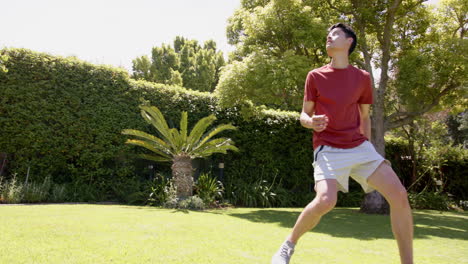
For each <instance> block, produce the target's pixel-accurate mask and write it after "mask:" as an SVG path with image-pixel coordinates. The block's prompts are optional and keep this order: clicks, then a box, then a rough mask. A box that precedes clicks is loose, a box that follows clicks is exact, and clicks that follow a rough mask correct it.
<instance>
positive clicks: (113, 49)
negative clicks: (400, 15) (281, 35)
mask: <svg viewBox="0 0 468 264" xmlns="http://www.w3.org/2000/svg"><path fill="white" fill-rule="evenodd" d="M438 1H439V0H429V1H428V3H437V2H438ZM0 4H1V5H0V6H1V17H2V19H1V21H2V26H1V27H0V48H3V47H16V48H27V49H32V50H35V51H41V52H48V53H51V54H54V55H60V56H77V57H78V58H80V59H83V60H87V61H89V62H92V63H95V64H111V65H114V66H123V67H125V68H126V69H128V70H130V71H131V68H132V59H134V58H136V57H138V56H141V55H145V54H147V55H149V54H150V52H151V48H152V47H154V46H160V45H161V44H162V43H167V44H169V43H170V44H172V43H173V40H174V38H175V37H176V36H178V35H179V36H184V37H186V38H190V39H196V40H198V41H199V42H200V43H201V44H202V43H203V42H204V41H206V40H208V39H213V40H215V41H216V43H217V44H218V49H220V50H222V51H223V52H224V53H225V55H227V52H229V51H232V50H233V47H232V46H230V45H229V44H227V38H226V25H227V19H228V18H229V17H230V16H231V15H232V14H233V13H234V10H236V9H237V8H239V7H240V0H132V1H130V0H79V1H76V0H14V1H13V0H0Z"/></svg>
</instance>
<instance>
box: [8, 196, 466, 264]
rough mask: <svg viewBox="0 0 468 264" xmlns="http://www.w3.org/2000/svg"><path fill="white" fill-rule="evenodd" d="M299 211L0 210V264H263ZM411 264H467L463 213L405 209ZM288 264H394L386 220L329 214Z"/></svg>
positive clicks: (340, 211)
mask: <svg viewBox="0 0 468 264" xmlns="http://www.w3.org/2000/svg"><path fill="white" fill-rule="evenodd" d="M300 211H301V209H300V208H297V209H251V208H238V209H227V210H214V211H204V212H197V211H177V210H168V209H158V208H154V207H136V206H123V205H88V204H78V205H71V204H61V205H1V206H0V223H1V224H0V234H1V235H0V237H1V242H2V245H1V246H0V263H167V264H172V263H184V264H187V263H217V264H220V263H237V264H238V263H249V264H251V263H269V260H270V257H271V255H272V254H273V253H274V252H275V251H276V249H277V248H278V246H279V245H280V244H281V242H282V241H283V239H284V238H285V236H286V235H287V234H288V232H289V230H290V228H291V227H292V226H293V225H294V222H295V220H296V218H297V216H298V214H299V213H300ZM414 217H415V224H416V229H415V256H416V257H415V263H418V264H423V263H437V264H440V263H457V264H459V263H468V253H467V252H468V214H467V213H447V212H444V213H440V212H437V211H415V213H414ZM294 263H298V264H299V263H323V264H330V263H343V264H344V263H346V264H348V263H359V264H365V263H371V264H375V263H378V264H385V263H388V264H395V263H399V258H398V253H397V247H396V243H395V241H394V240H393V237H392V233H391V229H390V223H389V219H388V216H376V215H363V214H359V213H358V212H357V209H355V208H337V209H335V210H333V211H332V212H331V213H329V214H328V215H326V216H325V217H324V218H323V219H322V222H321V223H320V224H319V226H318V227H317V228H316V229H315V230H314V232H310V233H308V234H306V235H305V236H304V237H303V239H302V240H301V243H300V244H299V245H298V246H297V250H296V254H295V255H294V258H293V261H292V264H294Z"/></svg>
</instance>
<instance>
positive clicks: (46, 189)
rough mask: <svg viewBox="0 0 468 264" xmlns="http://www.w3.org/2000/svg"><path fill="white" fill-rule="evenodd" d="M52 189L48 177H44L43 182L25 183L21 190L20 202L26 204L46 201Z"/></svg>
mask: <svg viewBox="0 0 468 264" xmlns="http://www.w3.org/2000/svg"><path fill="white" fill-rule="evenodd" d="M51 187H52V182H51V178H50V177H45V178H44V182H42V184H41V183H39V184H38V183H34V182H26V183H25V184H24V185H23V188H22V199H21V200H22V201H23V202H26V203H39V202H44V201H47V200H48V198H49V193H50V190H51Z"/></svg>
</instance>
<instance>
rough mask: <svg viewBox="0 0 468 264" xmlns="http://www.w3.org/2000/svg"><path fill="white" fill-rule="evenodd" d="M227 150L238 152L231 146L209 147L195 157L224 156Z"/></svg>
mask: <svg viewBox="0 0 468 264" xmlns="http://www.w3.org/2000/svg"><path fill="white" fill-rule="evenodd" d="M228 150H232V151H239V149H238V148H237V147H235V146H233V145H224V146H220V147H209V148H206V149H204V150H203V151H202V152H199V153H197V155H195V157H197V158H204V157H209V156H211V155H213V154H214V153H222V154H226V153H227V151H228Z"/></svg>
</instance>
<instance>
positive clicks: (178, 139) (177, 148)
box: [171, 128, 185, 153]
mask: <svg viewBox="0 0 468 264" xmlns="http://www.w3.org/2000/svg"><path fill="white" fill-rule="evenodd" d="M171 135H172V138H173V139H174V141H173V143H174V146H175V149H174V153H179V152H181V151H182V147H183V145H184V143H185V142H184V141H182V137H181V135H180V133H179V131H178V130H177V129H176V128H171Z"/></svg>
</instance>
